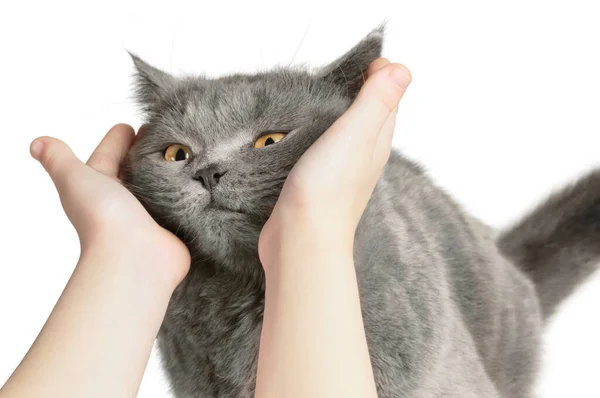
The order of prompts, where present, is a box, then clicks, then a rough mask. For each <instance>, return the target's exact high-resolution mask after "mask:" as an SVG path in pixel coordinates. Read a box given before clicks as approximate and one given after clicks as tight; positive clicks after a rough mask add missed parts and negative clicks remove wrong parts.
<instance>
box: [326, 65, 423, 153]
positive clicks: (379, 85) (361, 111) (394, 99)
mask: <svg viewBox="0 0 600 398" xmlns="http://www.w3.org/2000/svg"><path fill="white" fill-rule="evenodd" d="M410 80H411V75H410V72H409V71H408V69H407V68H406V67H405V66H403V65H400V64H389V65H386V66H384V67H383V68H381V69H379V70H378V71H377V72H375V73H374V74H373V75H372V76H371V77H370V78H369V79H368V80H367V81H366V83H365V84H364V86H363V87H362V89H361V90H360V92H359V93H358V96H357V97H356V100H355V101H354V103H353V104H352V105H351V106H350V108H349V109H348V110H347V111H346V112H345V113H344V114H343V115H342V116H341V117H340V118H339V119H338V120H337V121H336V122H335V123H334V126H333V128H332V129H331V131H332V134H336V132H337V131H343V134H344V135H346V136H347V137H352V138H354V137H355V136H356V137H361V138H362V139H356V140H353V141H355V142H357V143H358V144H359V145H361V146H365V144H367V146H366V147H365V149H366V148H368V150H369V151H372V150H373V146H374V144H375V142H376V140H377V137H378V135H379V132H380V130H381V128H382V127H383V125H384V124H385V122H386V120H387V119H388V117H389V116H390V114H391V113H392V111H393V110H394V108H396V106H397V105H398V103H399V101H400V99H401V98H402V96H403V95H404V92H405V91H406V88H407V87H408V85H409V84H410Z"/></svg>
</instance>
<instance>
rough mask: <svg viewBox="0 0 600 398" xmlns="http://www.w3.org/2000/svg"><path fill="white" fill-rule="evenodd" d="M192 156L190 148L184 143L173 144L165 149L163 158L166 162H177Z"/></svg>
mask: <svg viewBox="0 0 600 398" xmlns="http://www.w3.org/2000/svg"><path fill="white" fill-rule="evenodd" d="M191 157H192V150H191V149H190V148H188V147H187V146H185V145H179V144H173V145H170V146H169V147H168V148H167V150H166V151H165V160H166V161H167V162H179V161H180V160H187V159H189V158H191Z"/></svg>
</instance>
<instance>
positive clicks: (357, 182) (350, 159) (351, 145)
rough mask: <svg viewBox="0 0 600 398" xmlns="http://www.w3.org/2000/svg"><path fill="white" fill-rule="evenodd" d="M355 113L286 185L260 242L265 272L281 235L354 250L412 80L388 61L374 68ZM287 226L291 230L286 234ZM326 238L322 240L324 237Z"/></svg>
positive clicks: (321, 142)
mask: <svg viewBox="0 0 600 398" xmlns="http://www.w3.org/2000/svg"><path fill="white" fill-rule="evenodd" d="M367 76H368V78H367V81H366V82H365V84H364V86H363V87H362V89H361V91H360V93H359V94H358V96H357V98H356V100H355V101H354V103H353V104H352V105H351V106H350V108H349V109H348V110H347V111H346V112H345V113H344V114H343V115H342V116H341V117H340V118H339V119H338V120H337V121H336V122H335V123H334V124H333V125H332V126H331V127H330V128H329V129H328V130H327V131H326V132H325V133H323V135H322V136H321V137H320V138H319V139H318V140H317V141H316V142H315V143H314V144H313V145H312V146H311V147H310V148H309V149H308V150H307V151H306V152H305V153H304V155H302V157H301V158H300V160H299V161H298V162H297V163H296V165H295V166H294V168H293V169H292V171H291V172H290V174H289V176H288V178H287V179H286V181H285V184H284V186H283V189H282V191H281V194H280V196H279V200H278V201H277V204H276V205H275V208H274V209H273V212H272V214H271V217H270V218H269V220H268V221H267V223H266V224H265V226H264V228H263V230H262V233H261V236H260V239H259V255H260V257H261V262H262V263H263V266H265V269H266V268H267V267H268V264H270V263H271V262H273V261H274V258H275V257H276V253H277V251H278V250H279V249H280V246H281V239H285V238H284V237H283V236H282V234H285V233H286V231H289V230H292V229H294V230H297V229H303V232H301V233H299V234H297V236H302V237H303V239H324V241H325V243H324V244H325V245H327V246H329V245H330V244H332V240H335V242H334V244H340V245H344V246H345V248H346V249H349V250H351V249H352V245H353V242H354V233H355V230H356V227H357V225H358V222H359V220H360V217H361V216H362V213H363V212H364V209H365V207H366V205H367V202H368V201H369V198H370V197H371V194H372V193H373V189H374V188H375V185H376V184H377V180H378V179H379V177H380V175H381V173H382V171H383V168H384V166H385V164H386V162H387V160H388V158H389V156H390V152H391V146H392V137H393V133H394V126H395V120H396V113H397V106H398V102H399V101H400V99H401V98H402V96H403V94H404V92H405V90H406V88H407V87H408V85H409V83H410V80H411V75H410V72H409V71H408V69H406V67H404V66H402V65H399V64H390V62H389V61H388V60H386V59H385V58H379V59H377V60H375V61H373V62H372V63H371V65H370V66H369V69H368V71H367ZM283 225H286V227H285V229H284V228H283ZM320 232H322V234H320Z"/></svg>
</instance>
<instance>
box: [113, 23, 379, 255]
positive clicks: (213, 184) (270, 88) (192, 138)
mask: <svg viewBox="0 0 600 398" xmlns="http://www.w3.org/2000/svg"><path fill="white" fill-rule="evenodd" d="M381 44H382V30H381V29H378V30H375V31H373V32H372V33H371V34H369V35H368V36H367V37H366V38H365V39H363V40H362V41H361V42H360V43H359V44H358V45H357V46H355V47H354V48H353V49H352V50H350V51H349V52H348V53H347V54H345V55H344V56H342V57H341V58H339V59H338V60H336V61H334V62H333V63H332V64H331V65H329V66H327V67H325V68H323V69H322V70H321V71H320V72H318V73H316V74H310V73H308V72H305V71H299V70H293V69H279V70H273V71H270V72H267V73H261V74H256V75H233V76H227V77H223V78H219V79H212V80H210V79H204V78H190V77H186V78H175V77H173V76H170V75H168V74H167V73H165V72H163V71H160V70H158V69H156V68H153V67H151V66H150V65H148V64H146V63H145V62H144V61H142V60H141V59H139V58H138V57H136V56H134V55H132V58H133V60H134V63H135V66H136V69H137V74H136V89H137V95H138V101H139V103H140V105H141V106H142V108H143V109H144V111H145V113H146V115H147V118H146V129H145V131H144V133H143V134H142V135H141V136H140V137H139V139H138V140H137V142H136V144H135V145H134V147H133V148H132V150H131V152H130V154H129V157H128V159H127V161H126V164H125V165H124V180H125V183H126V184H127V186H128V188H130V190H131V191H132V192H133V193H134V194H135V195H136V196H137V197H138V199H140V201H141V202H142V204H143V205H144V206H145V207H146V208H147V209H148V211H149V212H150V214H151V215H152V216H153V217H154V218H155V219H156V220H157V222H158V223H159V224H161V225H163V226H164V227H166V228H167V229H169V230H171V231H173V232H174V233H176V234H177V235H178V236H179V237H180V238H182V239H183V240H184V242H186V243H187V244H188V246H189V247H190V250H191V251H192V252H193V253H196V254H199V255H202V256H204V257H208V258H211V259H212V260H214V261H216V262H219V263H224V264H233V263H236V262H238V260H239V257H244V258H245V257H248V256H253V257H254V258H256V244H257V241H258V236H259V234H260V230H261V228H262V226H263V224H264V223H265V221H266V220H267V219H268V217H269V215H270V213H271V210H272V209H273V207H274V205H275V202H276V201H277V198H278V196H279V192H280V191H281V188H282V186H283V183H284V181H285V179H286V177H287V175H288V173H289V172H290V170H291V168H292V167H293V166H294V164H295V163H296V161H297V160H298V159H299V158H300V156H301V155H302V154H303V153H304V151H306V149H308V147H309V146H310V145H311V144H312V143H313V142H314V141H315V140H316V139H317V138H318V137H319V136H320V135H321V134H322V133H323V132H324V131H325V130H326V129H327V128H328V127H329V126H330V125H331V124H332V123H333V122H334V121H335V120H336V119H337V118H338V117H339V116H340V115H341V114H342V113H343V112H344V111H345V110H346V109H347V107H348V106H349V105H350V103H351V101H352V99H353V98H354V97H355V96H356V94H357V92H358V90H359V89H360V87H361V85H362V83H363V81H364V77H363V73H364V71H365V70H366V69H367V68H368V65H369V64H370V63H371V62H372V61H373V60H374V59H376V58H378V57H379V56H380V53H381ZM267 134H268V135H267ZM261 137H262V138H261ZM174 145H176V146H174ZM165 155H166V156H165Z"/></svg>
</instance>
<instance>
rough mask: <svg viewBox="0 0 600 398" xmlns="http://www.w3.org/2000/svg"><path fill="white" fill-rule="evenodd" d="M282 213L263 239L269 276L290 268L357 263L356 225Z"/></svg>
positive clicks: (261, 247)
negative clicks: (355, 254)
mask: <svg viewBox="0 0 600 398" xmlns="http://www.w3.org/2000/svg"><path fill="white" fill-rule="evenodd" d="M282 213H283V212H278V213H275V212H274V214H273V216H272V217H271V219H270V220H269V222H268V223H267V225H265V228H264V229H263V233H262V234H261V238H260V242H259V255H260V258H261V262H262V264H263V267H264V269H265V273H266V275H267V277H269V276H270V275H271V274H273V275H275V274H277V275H280V272H279V271H280V270H282V269H286V268H289V269H294V268H296V267H313V266H317V267H321V266H329V265H330V264H348V263H353V247H354V229H353V228H351V227H349V226H347V225H344V224H343V223H340V222H337V221H336V219H335V218H327V217H315V216H308V215H301V214H300V213H298V212H295V213H287V214H282Z"/></svg>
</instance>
